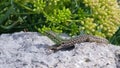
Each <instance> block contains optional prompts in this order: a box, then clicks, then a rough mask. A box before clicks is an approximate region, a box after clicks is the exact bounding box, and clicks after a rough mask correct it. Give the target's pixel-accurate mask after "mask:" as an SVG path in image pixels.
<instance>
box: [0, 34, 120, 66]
mask: <svg viewBox="0 0 120 68" xmlns="http://www.w3.org/2000/svg"><path fill="white" fill-rule="evenodd" d="M53 44H55V43H54V42H53V41H51V40H50V39H49V38H48V37H46V36H42V35H40V34H39V33H37V32H18V33H13V34H2V35H1V36H0V68H120V47H119V46H114V45H111V44H102V43H101V44H98V43H95V42H92V43H89V42H84V43H79V44H75V48H74V49H72V50H65V51H58V52H56V53H53V52H52V51H51V50H49V49H48V48H47V46H51V45H53Z"/></svg>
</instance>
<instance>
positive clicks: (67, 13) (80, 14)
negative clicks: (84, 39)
mask: <svg viewBox="0 0 120 68" xmlns="http://www.w3.org/2000/svg"><path fill="white" fill-rule="evenodd" d="M0 7H1V8H0V10H2V11H0V32H8V31H11V30H13V31H21V30H24V29H27V30H29V31H36V30H37V31H39V32H41V33H43V32H44V31H46V30H52V31H54V32H58V33H62V32H64V33H68V34H69V35H71V36H72V35H79V34H92V35H97V36H102V37H106V38H111V37H112V36H113V35H114V34H115V32H116V31H117V30H118V28H119V25H120V9H119V6H118V4H117V1H116V0H111V1H109V0H24V1H23V0H22V1H21V0H9V1H8V0H4V1H2V2H0Z"/></svg>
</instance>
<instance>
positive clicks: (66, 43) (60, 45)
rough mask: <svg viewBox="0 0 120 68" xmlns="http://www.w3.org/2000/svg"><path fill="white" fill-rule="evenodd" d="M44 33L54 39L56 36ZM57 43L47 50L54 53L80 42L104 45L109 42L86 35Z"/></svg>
mask: <svg viewBox="0 0 120 68" xmlns="http://www.w3.org/2000/svg"><path fill="white" fill-rule="evenodd" d="M46 33H47V34H48V35H50V36H51V37H53V38H56V35H54V33H52V32H46ZM56 40H58V39H56ZM58 42H59V43H57V44H55V45H52V46H49V47H48V48H49V49H50V50H53V51H54V52H56V51H59V50H62V49H68V48H70V47H73V46H74V44H76V43H82V42H96V43H104V44H108V43H109V41H108V40H107V39H105V38H102V37H98V36H93V35H86V34H84V35H80V36H78V37H75V38H72V39H69V40H63V41H61V40H59V41H58Z"/></svg>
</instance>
